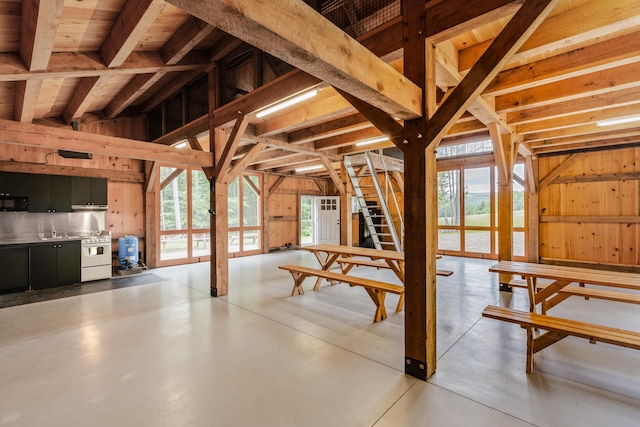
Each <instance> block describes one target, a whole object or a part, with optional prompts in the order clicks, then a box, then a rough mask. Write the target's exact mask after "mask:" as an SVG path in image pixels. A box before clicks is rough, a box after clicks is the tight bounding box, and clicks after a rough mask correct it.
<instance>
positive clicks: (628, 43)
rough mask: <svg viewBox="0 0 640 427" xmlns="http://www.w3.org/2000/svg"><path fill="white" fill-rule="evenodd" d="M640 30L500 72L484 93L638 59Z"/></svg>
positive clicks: (521, 86) (492, 94)
mask: <svg viewBox="0 0 640 427" xmlns="http://www.w3.org/2000/svg"><path fill="white" fill-rule="evenodd" d="M639 39H640V32H634V33H631V34H627V35H624V36H622V37H617V38H614V39H611V40H605V41H603V42H601V43H597V44H594V45H591V46H586V47H583V48H580V49H575V50H572V51H570V52H567V53H563V54H560V55H555V56H552V57H550V58H545V59H542V60H540V61H536V62H533V63H529V64H526V65H522V66H519V67H515V68H511V69H509V70H505V71H502V72H500V73H499V74H498V75H497V76H496V78H495V79H493V81H492V82H491V84H490V85H489V86H488V87H487V89H485V91H484V93H483V95H490V96H497V95H504V94H505V93H507V92H509V91H514V90H522V89H528V88H531V87H534V86H540V85H543V84H546V83H552V82H553V81H555V80H558V79H563V80H564V79H568V78H573V77H577V76H580V75H584V74H590V73H594V72H598V71H602V70H605V69H607V68H612V67H618V66H621V65H627V64H632V63H635V62H640V44H639V43H638V40H639Z"/></svg>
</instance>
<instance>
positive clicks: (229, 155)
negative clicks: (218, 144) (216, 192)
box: [215, 115, 249, 182]
mask: <svg viewBox="0 0 640 427" xmlns="http://www.w3.org/2000/svg"><path fill="white" fill-rule="evenodd" d="M248 125H249V117H248V116H247V115H243V116H241V117H238V119H236V122H235V124H234V125H233V129H232V130H231V134H230V135H229V138H228V139H227V143H226V144H225V146H224V149H223V150H222V153H220V154H219V156H220V158H219V160H218V161H217V162H216V171H215V177H216V181H217V182H228V181H227V180H226V175H227V173H228V172H229V166H230V165H231V160H232V159H233V156H234V154H235V153H236V150H237V149H238V145H239V144H240V139H241V138H242V136H243V135H244V132H245V130H246V129H247V126H248ZM216 156H217V155H216Z"/></svg>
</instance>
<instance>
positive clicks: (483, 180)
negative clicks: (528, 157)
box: [438, 163, 526, 259]
mask: <svg viewBox="0 0 640 427" xmlns="http://www.w3.org/2000/svg"><path fill="white" fill-rule="evenodd" d="M514 175H515V176H514V182H513V255H514V259H517V258H519V257H525V255H526V253H525V248H526V246H525V236H526V229H525V218H526V215H525V202H526V197H525V191H524V187H523V184H524V176H525V173H524V165H523V164H517V165H516V166H515V168H514ZM497 176H498V171H497V168H496V167H495V166H494V165H493V164H491V163H486V164H485V165H484V166H478V165H474V166H473V167H470V166H466V165H464V166H455V167H450V168H448V169H443V170H440V171H439V172H438V251H440V252H442V253H445V254H450V255H460V256H470V257H481V258H497V256H498V182H497V179H498V178H497ZM521 259H522V258H521Z"/></svg>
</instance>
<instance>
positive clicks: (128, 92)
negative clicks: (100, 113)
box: [104, 72, 166, 119]
mask: <svg viewBox="0 0 640 427" xmlns="http://www.w3.org/2000/svg"><path fill="white" fill-rule="evenodd" d="M165 74H166V73H164V72H159V73H153V74H138V75H137V76H135V77H134V78H133V79H131V80H130V81H129V83H127V85H126V86H125V87H124V88H123V89H122V90H121V91H120V92H118V94H117V95H116V96H115V97H114V98H113V99H112V100H111V102H109V104H108V105H107V107H106V108H105V109H104V115H105V116H107V117H108V118H110V119H114V118H116V117H117V116H118V115H119V114H120V113H122V112H123V111H124V110H125V109H126V108H127V107H129V106H130V105H131V104H133V103H134V102H135V101H136V100H137V99H138V98H139V97H140V96H142V94H144V93H145V92H146V91H148V90H149V89H150V88H151V87H153V85H155V84H156V83H157V82H158V81H159V80H160V79H162V78H163V77H164V76H165Z"/></svg>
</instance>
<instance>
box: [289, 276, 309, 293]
mask: <svg viewBox="0 0 640 427" xmlns="http://www.w3.org/2000/svg"><path fill="white" fill-rule="evenodd" d="M291 275H292V276H293V289H292V290H291V296H295V295H296V294H298V295H302V294H304V289H303V288H302V282H304V279H306V278H307V275H306V274H302V273H298V272H296V271H292V272H291Z"/></svg>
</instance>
